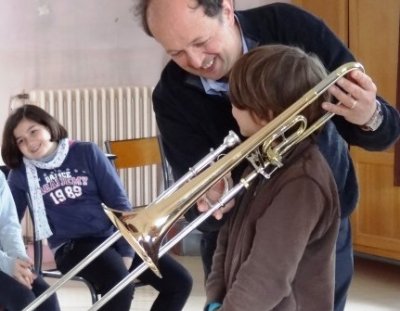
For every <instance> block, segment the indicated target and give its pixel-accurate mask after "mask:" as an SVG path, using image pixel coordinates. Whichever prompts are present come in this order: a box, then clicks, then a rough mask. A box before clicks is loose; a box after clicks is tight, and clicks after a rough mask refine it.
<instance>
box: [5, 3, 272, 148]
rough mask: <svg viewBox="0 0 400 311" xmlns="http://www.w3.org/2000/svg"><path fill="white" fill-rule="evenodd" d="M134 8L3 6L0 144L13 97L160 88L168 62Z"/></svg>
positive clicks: (110, 5)
mask: <svg viewBox="0 0 400 311" xmlns="http://www.w3.org/2000/svg"><path fill="white" fill-rule="evenodd" d="M235 2H236V7H237V8H238V9H244V8H249V7H255V6H258V5H261V4H265V3H270V2H274V1H271V0H270V1H268V0H264V1H262V0H258V1H256V0H236V1H235ZM133 3H134V1H132V0H119V1H109V0H81V1H66V0H12V1H0V141H1V134H2V129H3V125H4V121H5V119H6V117H7V114H8V101H9V98H10V96H12V95H15V94H16V93H19V92H21V91H22V90H30V89H38V88H40V89H48V88H67V87H86V86H116V85H154V84H155V83H156V81H157V79H158V76H159V74H160V71H161V69H162V67H163V65H164V64H165V62H166V60H167V57H166V56H165V54H164V53H163V51H162V49H161V48H160V47H159V46H158V45H157V44H156V42H155V41H154V40H152V39H151V38H148V37H147V36H146V35H145V34H144V33H143V31H142V30H141V28H140V26H139V23H138V21H137V20H136V19H135V18H134V16H133V14H132V12H131V11H130V9H131V8H132V5H133Z"/></svg>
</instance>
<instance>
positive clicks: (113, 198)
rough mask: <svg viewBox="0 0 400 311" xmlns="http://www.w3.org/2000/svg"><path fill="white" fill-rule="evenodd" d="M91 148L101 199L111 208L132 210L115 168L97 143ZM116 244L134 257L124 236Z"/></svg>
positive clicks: (127, 254)
mask: <svg viewBox="0 0 400 311" xmlns="http://www.w3.org/2000/svg"><path fill="white" fill-rule="evenodd" d="M90 149H91V152H90V153H89V154H91V156H92V159H91V161H89V163H90V165H91V169H92V171H93V172H94V176H95V178H96V183H97V187H98V189H99V196H100V198H101V201H102V202H103V203H104V204H105V205H106V206H108V207H110V208H113V209H117V210H121V211H130V210H131V209H132V207H131V203H130V202H129V199H128V196H127V195H126V192H125V189H124V187H123V185H122V183H121V180H120V178H119V176H118V174H117V172H116V170H115V168H114V167H113V165H112V164H111V162H110V161H109V160H108V159H107V157H106V156H105V154H104V153H103V152H102V151H101V150H100V149H99V147H98V146H97V145H95V144H90ZM115 246H116V248H117V250H118V252H119V253H120V254H121V255H122V256H128V257H132V256H133V254H134V252H133V250H132V247H131V246H130V245H129V243H128V242H127V241H126V240H125V239H124V238H121V239H119V240H118V241H117V242H116V245H115Z"/></svg>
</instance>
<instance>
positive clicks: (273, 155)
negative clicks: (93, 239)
mask: <svg viewBox="0 0 400 311" xmlns="http://www.w3.org/2000/svg"><path fill="white" fill-rule="evenodd" d="M353 70H362V71H364V69H363V66H362V65H361V64H359V63H356V62H350V63H347V64H344V65H342V66H340V67H339V68H337V69H336V70H335V71H333V72H332V73H330V74H329V75H328V76H327V77H326V78H325V79H324V80H322V81H321V82H320V83H318V84H317V85H316V86H315V87H314V88H313V89H311V90H309V91H308V92H307V93H306V94H304V95H303V96H302V97H301V98H300V99H298V100H297V101H296V102H295V103H293V104H292V105H291V106H290V107H289V108H287V109H286V110H285V111H284V112H282V113H281V114H280V115H279V116H278V117H276V118H275V119H273V120H272V121H271V122H269V123H268V124H267V125H266V126H264V127H263V128H262V129H260V130H259V131H258V132H257V133H255V134H254V135H252V136H251V137H249V138H248V139H246V140H245V141H244V142H243V143H241V144H240V145H239V146H237V147H235V148H234V149H233V150H232V151H230V152H229V153H228V154H226V155H225V156H224V157H222V158H221V159H219V160H218V161H216V162H215V163H213V162H214V160H215V159H216V158H217V156H218V155H219V153H221V152H222V150H225V149H226V148H229V147H232V145H234V144H235V143H237V142H238V140H237V139H236V138H232V137H234V136H235V135H234V134H233V133H230V135H229V136H228V138H226V139H225V141H224V143H223V145H222V147H220V148H218V149H217V150H216V151H211V152H210V154H209V155H207V156H206V157H205V158H204V159H202V160H201V161H200V162H199V163H198V164H196V166H195V167H194V168H192V169H191V170H190V171H189V172H188V173H187V174H186V175H184V176H183V177H182V178H181V179H179V180H178V181H177V183H175V184H174V185H172V187H171V188H168V189H167V190H166V191H165V192H163V193H162V194H161V196H160V197H159V198H157V199H156V200H155V201H154V202H152V203H151V204H149V205H148V206H147V207H146V208H143V209H135V210H133V211H131V212H121V211H116V210H112V209H110V208H107V207H104V210H105V212H106V214H107V215H108V216H109V217H110V219H111V221H112V222H113V223H114V224H115V225H116V227H117V228H118V231H117V232H116V233H114V235H112V236H111V237H110V238H109V239H108V240H106V241H105V242H104V243H103V244H102V245H100V246H99V247H98V248H97V249H95V250H94V251H93V252H92V253H91V254H90V255H89V256H88V258H89V259H88V258H86V259H85V260H83V261H82V262H81V263H79V264H78V265H77V266H76V267H74V268H73V269H72V270H71V271H70V272H69V273H67V274H66V275H65V276H64V277H63V278H61V279H60V280H58V282H56V283H55V284H54V285H53V286H52V287H50V288H49V289H48V290H47V291H46V292H44V293H43V294H42V295H41V296H39V297H38V298H37V299H36V300H35V301H34V302H33V303H31V304H30V305H29V306H28V307H27V308H25V309H24V310H23V311H30V310H33V308H34V307H36V306H38V305H39V304H40V303H41V301H44V300H45V299H46V298H48V297H49V296H50V295H51V294H52V293H54V292H55V290H57V289H58V288H59V287H60V286H61V285H62V284H64V283H65V282H66V281H68V280H69V279H70V278H72V277H73V276H74V275H75V274H77V273H78V272H79V271H80V270H82V269H83V268H84V267H85V266H86V265H88V264H89V263H90V262H91V261H92V260H93V259H94V258H95V256H97V254H98V253H101V252H102V251H103V250H104V248H106V247H108V246H110V245H111V244H112V243H113V242H115V241H116V240H117V239H118V238H119V237H120V236H121V235H122V236H123V237H124V238H125V239H126V240H127V241H128V242H129V244H130V245H131V246H132V247H133V248H134V250H135V251H136V253H137V254H138V255H139V256H140V257H141V258H142V259H143V261H144V262H143V263H142V264H141V265H140V266H138V267H137V268H136V269H135V270H133V271H132V272H130V274H129V275H128V276H127V277H125V279H123V280H121V281H120V282H119V283H118V284H117V285H116V286H115V287H114V288H113V289H111V290H110V291H109V292H108V293H107V294H106V295H104V296H103V297H102V298H101V299H100V300H99V301H97V302H96V303H95V304H94V305H93V306H92V307H91V308H90V309H89V310H98V309H99V308H100V307H101V306H103V305H104V304H105V303H107V302H108V301H109V300H110V299H112V298H113V297H114V296H115V295H116V294H118V292H119V291H121V290H122V289H123V288H124V287H125V286H126V285H127V284H129V283H130V282H132V281H133V280H135V279H136V278H137V277H138V276H139V275H140V274H141V273H143V271H145V270H146V269H147V268H148V267H150V268H151V269H152V270H153V271H154V272H155V273H157V274H158V275H160V273H159V271H158V268H157V262H158V258H159V257H161V256H162V255H164V254H165V253H166V252H168V251H169V250H170V249H171V248H172V247H173V246H174V245H175V244H177V243H178V242H180V241H181V240H182V239H183V238H184V237H185V236H187V235H188V234H189V233H190V232H191V231H192V230H193V229H195V228H196V227H197V226H198V225H199V224H201V223H202V222H203V221H204V220H205V219H207V218H208V217H209V216H210V215H212V214H213V213H214V212H215V211H216V210H217V209H218V208H221V207H222V206H224V205H225V204H226V203H227V202H229V201H230V200H231V199H232V198H234V197H235V196H236V195H237V194H238V193H239V192H241V191H242V190H243V189H244V188H248V186H249V184H250V183H251V181H252V180H254V178H255V177H256V176H257V175H258V174H262V175H263V176H264V177H265V178H269V176H270V175H271V174H273V172H274V171H275V170H276V169H278V168H279V167H281V166H282V165H283V163H282V162H283V161H282V159H283V156H284V155H285V154H286V153H287V151H288V150H290V149H291V148H292V147H293V146H294V145H296V144H297V143H299V142H300V141H302V140H303V139H305V138H306V137H308V136H309V135H310V134H312V133H313V132H314V131H315V130H317V129H319V128H320V127H321V126H323V125H324V124H325V123H326V122H327V121H328V120H329V119H330V118H331V117H332V116H333V114H332V113H326V114H324V115H323V116H322V117H321V118H320V119H318V120H317V121H316V122H314V123H313V124H310V125H309V124H307V120H306V118H305V117H304V116H302V115H301V112H302V111H303V110H304V109H305V108H307V107H308V106H309V105H311V104H312V103H313V102H314V101H315V100H316V99H317V98H318V97H320V96H321V95H322V94H323V93H324V92H326V91H327V89H328V88H329V87H330V86H331V85H333V84H335V83H336V81H337V80H338V79H340V78H341V77H343V76H345V75H346V74H348V73H349V72H351V71H353ZM288 131H290V133H291V134H290V135H289V136H288V137H285V135H284V134H285V133H287V132H288ZM282 137H284V138H282ZM277 142H278V143H277ZM260 149H261V150H262V154H260V152H259V150H260ZM244 159H248V160H249V161H250V162H251V164H252V165H253V167H254V171H252V172H251V173H250V174H249V175H248V176H245V177H243V178H242V179H241V180H240V182H239V183H238V184H237V185H235V186H234V187H233V188H232V189H231V190H229V191H228V192H227V193H226V194H225V195H224V196H223V197H222V198H221V199H220V200H219V201H218V202H217V203H216V204H214V205H213V206H212V207H211V208H210V209H209V210H208V211H207V212H205V213H202V214H201V215H200V216H198V218H196V219H195V220H194V221H192V222H191V223H189V224H188V225H187V226H186V227H185V228H184V229H183V230H182V231H180V232H179V233H178V234H177V235H176V236H175V237H174V238H172V239H171V240H169V241H167V242H166V243H165V244H163V245H161V243H162V241H163V239H164V237H165V235H166V233H167V232H168V230H169V229H170V228H171V226H172V225H173V224H174V223H175V222H176V221H177V220H178V219H179V218H180V217H181V216H182V215H184V214H185V212H187V211H188V209H189V208H190V207H192V206H193V204H194V203H195V202H196V201H197V200H198V199H199V198H200V197H201V196H202V195H204V194H205V193H206V192H207V190H209V189H210V188H211V187H212V186H213V185H214V184H215V183H216V182H217V181H218V180H220V179H221V178H222V177H223V176H225V175H226V174H227V173H228V172H230V171H231V170H232V169H233V168H234V167H235V166H237V165H238V164H239V163H240V162H242V161H243V160H244ZM211 163H213V164H212V165H211ZM206 167H207V168H206ZM87 259H88V260H87ZM67 276H68V278H67ZM42 296H43V297H42Z"/></svg>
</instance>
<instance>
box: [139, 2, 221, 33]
mask: <svg viewBox="0 0 400 311" xmlns="http://www.w3.org/2000/svg"><path fill="white" fill-rule="evenodd" d="M150 2H151V0H140V1H138V4H136V5H135V7H134V12H135V15H136V16H138V17H139V18H140V20H141V24H142V27H143V30H144V31H145V33H146V34H147V35H149V36H150V37H152V36H153V34H152V33H151V30H150V27H149V24H148V21H147V9H148V8H149V5H150ZM195 2H197V6H195V7H193V9H197V8H198V7H203V9H204V14H205V15H206V16H208V17H214V16H217V15H219V14H220V13H221V10H222V2H223V0H195Z"/></svg>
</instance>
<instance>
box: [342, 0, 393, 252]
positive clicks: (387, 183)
mask: <svg viewBox="0 0 400 311" xmlns="http://www.w3.org/2000/svg"><path fill="white" fill-rule="evenodd" d="M399 15H400V1H399V0H385V1H384V5H383V2H382V1H376V0H350V1H349V26H350V28H349V45H350V49H351V50H352V52H353V53H354V54H355V55H356V57H357V59H358V60H359V61H360V62H361V63H363V65H364V66H365V68H366V71H367V73H368V74H369V75H370V76H371V77H372V78H373V79H374V81H375V83H376V84H377V86H378V93H379V94H380V95H382V96H383V97H384V98H385V99H386V100H387V101H389V102H390V103H392V104H393V105H394V104H395V103H396V91H397V85H398V81H397V70H398V49H399ZM352 156H353V159H354V163H355V165H356V169H357V174H358V178H359V182H360V195H361V196H360V201H359V206H358V208H357V210H356V212H355V213H354V214H353V217H352V223H353V240H354V241H353V242H354V248H355V250H356V251H359V252H363V253H367V254H371V255H377V256H382V257H386V258H391V259H397V260H400V187H395V186H394V148H390V149H389V150H387V151H385V152H379V153H372V152H367V151H365V150H361V149H359V148H352Z"/></svg>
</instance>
